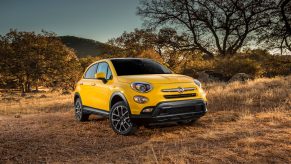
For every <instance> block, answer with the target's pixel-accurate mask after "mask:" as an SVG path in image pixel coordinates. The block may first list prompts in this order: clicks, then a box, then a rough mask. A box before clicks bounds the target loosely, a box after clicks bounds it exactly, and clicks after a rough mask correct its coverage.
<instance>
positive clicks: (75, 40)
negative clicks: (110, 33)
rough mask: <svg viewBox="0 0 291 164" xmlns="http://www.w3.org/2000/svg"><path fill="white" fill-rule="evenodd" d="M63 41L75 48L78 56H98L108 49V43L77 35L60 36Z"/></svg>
mask: <svg viewBox="0 0 291 164" xmlns="http://www.w3.org/2000/svg"><path fill="white" fill-rule="evenodd" d="M60 39H61V40H62V42H63V43H64V44H65V45H66V46H68V47H70V48H72V49H74V50H75V51H76V53H77V56H78V57H86V56H98V55H101V54H105V53H107V51H108V47H109V46H108V45H107V44H105V43H101V42H98V41H95V40H92V39H86V38H80V37H76V36H60Z"/></svg>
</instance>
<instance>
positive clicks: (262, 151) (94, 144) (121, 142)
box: [0, 76, 291, 163]
mask: <svg viewBox="0 0 291 164" xmlns="http://www.w3.org/2000/svg"><path fill="white" fill-rule="evenodd" d="M206 88H207V91H208V98H209V113H208V114H207V115H206V116H204V117H203V118H201V119H200V120H199V121H198V122H196V123H195V124H193V125H191V126H176V125H169V126H163V127H153V128H152V129H144V128H141V129H140V130H139V131H138V133H137V134H136V135H134V136H129V137H124V136H119V135H116V134H115V133H114V132H113V131H112V130H111V129H110V127H109V124H108V121H107V120H106V119H99V118H96V117H92V118H91V121H89V122H84V123H79V122H76V121H74V119H73V114H72V110H71V109H72V105H71V103H72V102H71V101H72V99H71V95H66V96H63V95H59V94H57V93H54V94H46V96H47V97H45V98H39V97H40V96H41V94H38V95H34V98H31V99H25V98H21V100H19V101H17V102H15V101H14V100H9V101H7V100H5V101H3V100H2V101H1V103H0V105H1V106H2V107H3V106H6V108H5V110H3V108H2V109H0V112H1V115H2V117H0V132H1V133H0V163H2V162H8V163H9V162H20V163H28V162H33V163H35V162H48V163H54V162H58V163H64V162H68V163H77V162H82V163H96V162H99V163H120V162H122V163H140V162H143V163H290V162H291V140H290V138H291V110H290V107H291V77H290V76H289V77H278V78H273V79H257V80H254V81H249V82H247V83H243V84H241V83H231V84H222V83H221V84H209V85H208V86H206ZM6 97H7V96H6ZM43 97H44V96H43ZM2 98H3V97H2ZM15 111H17V112H15ZM15 113H18V115H19V114H20V116H21V117H20V118H15V117H14V115H15ZM23 113H30V114H27V115H24V114H23Z"/></svg>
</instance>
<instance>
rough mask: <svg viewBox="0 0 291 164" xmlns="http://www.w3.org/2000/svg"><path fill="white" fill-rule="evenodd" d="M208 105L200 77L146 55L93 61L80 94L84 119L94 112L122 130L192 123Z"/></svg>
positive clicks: (77, 113)
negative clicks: (173, 68) (172, 123)
mask: <svg viewBox="0 0 291 164" xmlns="http://www.w3.org/2000/svg"><path fill="white" fill-rule="evenodd" d="M206 104H207V100H206V97H205V93H204V91H203V90H202V88H201V83H200V82H199V81H198V80H195V79H193V78H192V77H188V76H185V75H179V74H174V73H173V72H172V71H170V70H169V69H168V68H166V67H165V66H163V65H161V64H159V63H157V62H155V61H153V60H150V59H140V58H114V59H105V60H100V61H97V62H95V63H93V64H91V65H90V66H89V67H88V68H87V69H86V71H85V73H84V75H83V77H82V79H81V80H80V81H79V82H78V83H77V86H76V89H75V95H74V106H75V117H76V119H77V120H78V121H86V120H88V117H89V115H90V114H98V115H103V116H108V117H109V122H110V126H111V127H112V129H113V130H114V131H115V132H116V133H118V134H121V135H129V134H132V133H134V132H135V130H136V129H137V127H138V126H141V125H143V126H146V127H147V126H150V125H151V124H156V123H164V122H177V123H184V124H185V123H187V124H190V123H192V122H194V121H195V120H197V119H198V118H200V117H201V116H203V115H204V114H205V113H206V112H207V109H206Z"/></svg>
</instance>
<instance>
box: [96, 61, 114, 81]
mask: <svg viewBox="0 0 291 164" xmlns="http://www.w3.org/2000/svg"><path fill="white" fill-rule="evenodd" d="M99 72H103V73H104V74H105V75H106V79H110V78H111V76H112V73H111V70H110V68H109V66H108V64H107V63H105V62H102V63H99V65H98V69H97V73H99Z"/></svg>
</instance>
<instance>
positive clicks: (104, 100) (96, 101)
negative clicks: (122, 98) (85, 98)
mask: <svg viewBox="0 0 291 164" xmlns="http://www.w3.org/2000/svg"><path fill="white" fill-rule="evenodd" d="M100 72H103V73H104V74H105V75H106V76H105V79H96V80H95V81H94V83H93V84H92V86H91V88H90V92H91V93H90V95H91V96H92V100H93V101H92V102H91V103H92V104H91V107H93V108H96V109H100V110H106V111H109V109H108V108H109V100H110V96H111V95H110V86H111V85H112V83H113V81H112V74H111V70H110V67H109V65H108V63H106V62H100V63H98V68H97V72H96V73H100Z"/></svg>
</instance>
